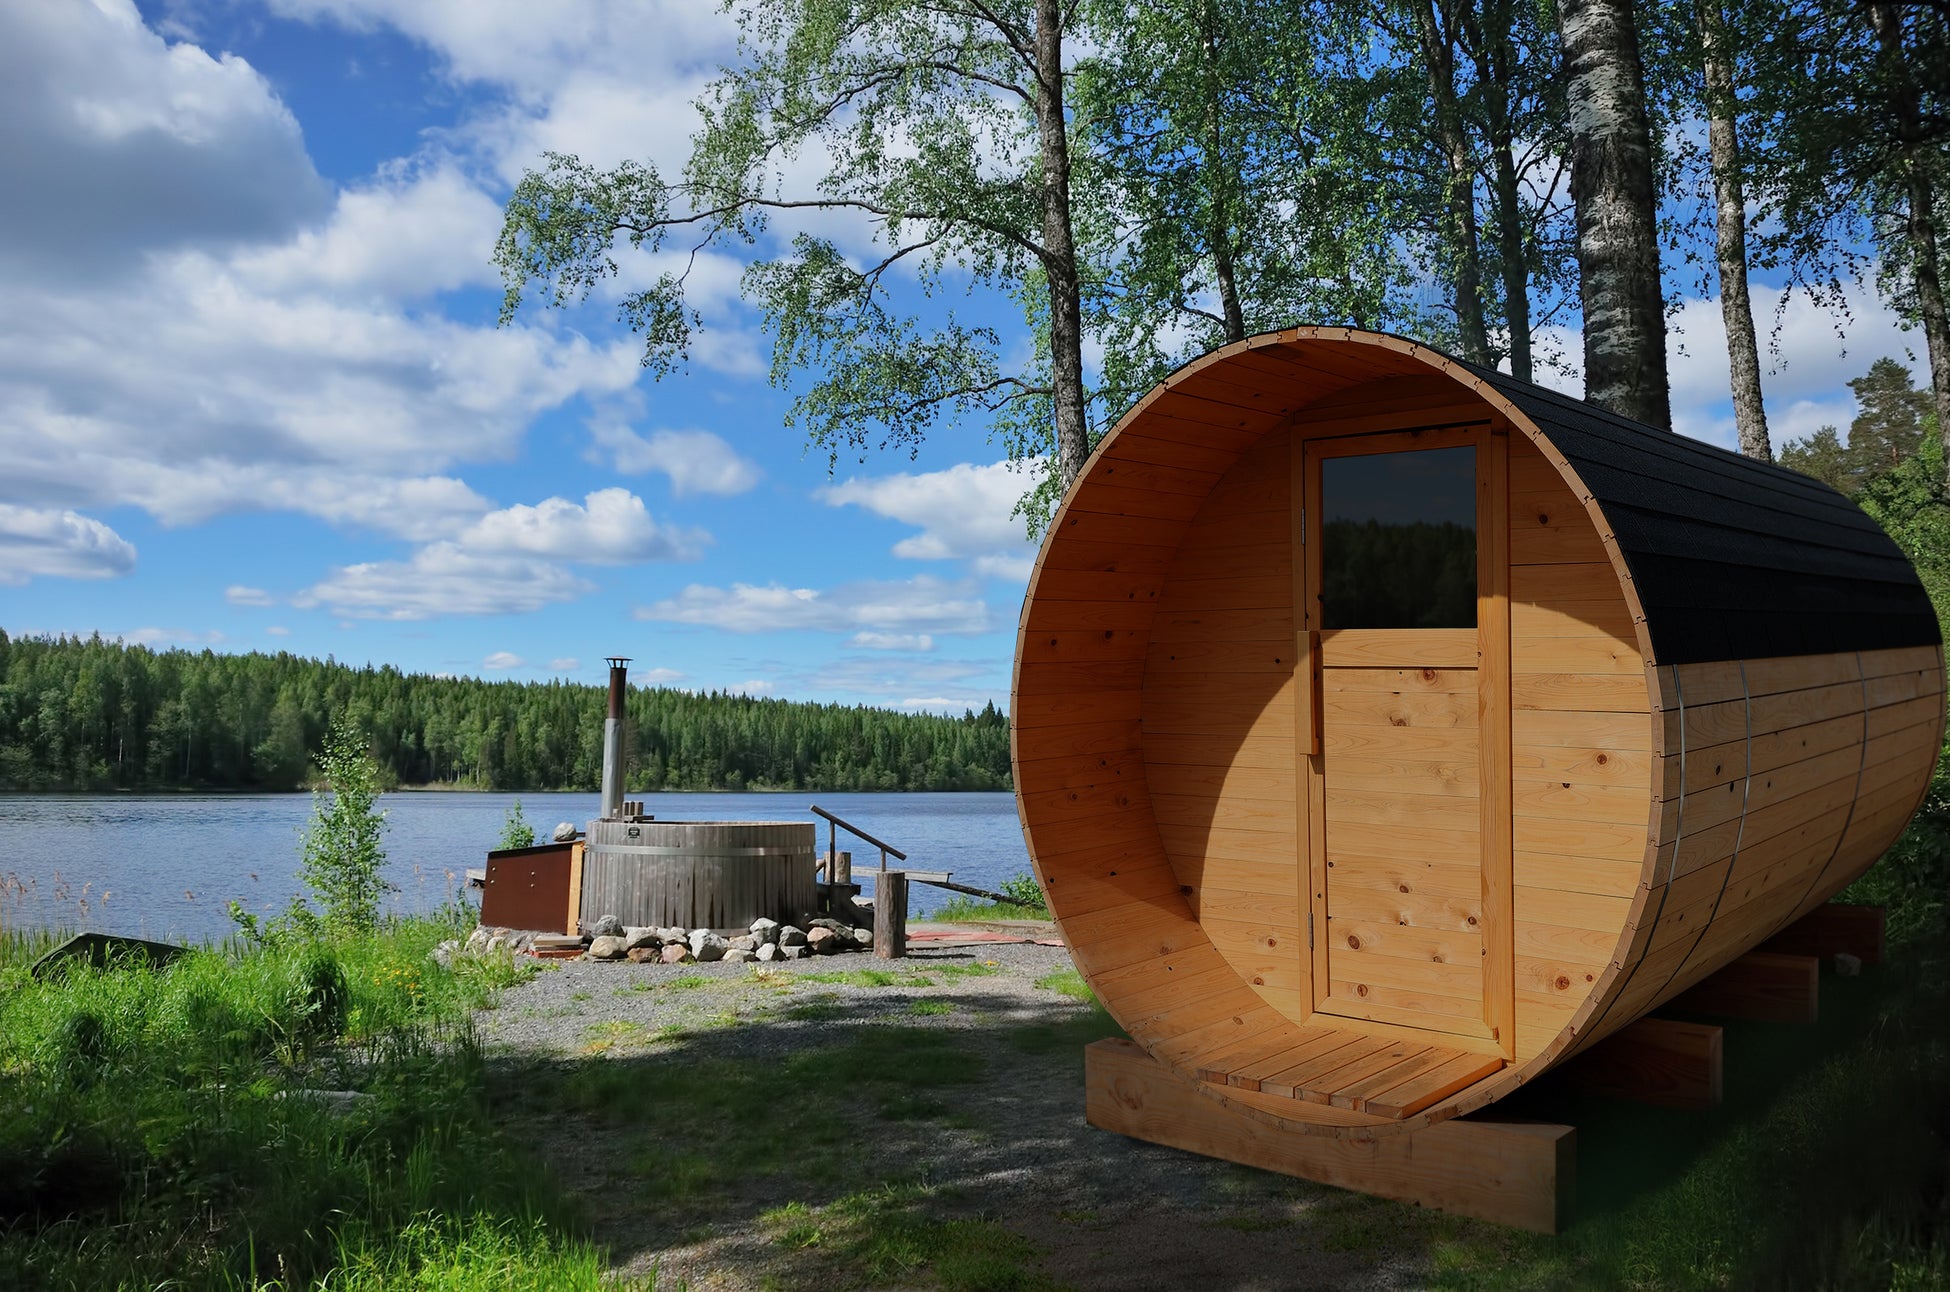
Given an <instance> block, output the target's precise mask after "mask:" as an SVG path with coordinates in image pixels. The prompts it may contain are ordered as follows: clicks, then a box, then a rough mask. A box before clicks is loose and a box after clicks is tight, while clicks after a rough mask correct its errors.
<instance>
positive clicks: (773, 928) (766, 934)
mask: <svg viewBox="0 0 1950 1292" xmlns="http://www.w3.org/2000/svg"><path fill="white" fill-rule="evenodd" d="M752 939H753V941H754V943H755V944H756V945H759V946H763V945H764V944H765V943H768V942H777V941H778V940H779V922H778V921H777V920H768V919H766V918H765V917H764V916H762V915H761V916H759V917H758V918H757V919H755V920H753V921H752Z"/></svg>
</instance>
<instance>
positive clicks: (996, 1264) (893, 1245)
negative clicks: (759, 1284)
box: [760, 1184, 1055, 1292]
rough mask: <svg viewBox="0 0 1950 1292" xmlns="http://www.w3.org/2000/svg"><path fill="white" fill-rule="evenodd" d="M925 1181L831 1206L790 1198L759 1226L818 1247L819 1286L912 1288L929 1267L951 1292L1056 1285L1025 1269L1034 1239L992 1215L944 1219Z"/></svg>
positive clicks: (800, 1247)
mask: <svg viewBox="0 0 1950 1292" xmlns="http://www.w3.org/2000/svg"><path fill="white" fill-rule="evenodd" d="M937 1201H938V1199H937V1198H936V1197H935V1196H934V1194H933V1191H931V1190H929V1189H928V1188H927V1187H926V1186H924V1185H918V1184H905V1185H884V1186H881V1187H878V1188H873V1189H866V1190H862V1191H860V1192H856V1193H852V1194H848V1195H847V1196H845V1197H842V1198H840V1199H838V1200H836V1201H834V1202H832V1203H830V1204H828V1205H827V1206H824V1207H819V1208H812V1207H808V1206H806V1205H805V1204H803V1203H792V1204H788V1205H787V1206H784V1207H779V1208H777V1209H775V1210H772V1211H769V1212H766V1213H765V1214H764V1215H763V1216H761V1217H760V1224H761V1226H762V1227H763V1228H764V1229H765V1230H766V1231H767V1233H768V1234H769V1236H770V1237H771V1240H772V1242H773V1243H775V1244H776V1245H778V1246H780V1247H784V1248H787V1249H789V1250H792V1251H795V1252H801V1253H805V1252H816V1253H817V1254H818V1255H819V1257H820V1258H821V1261H820V1264H821V1265H823V1266H824V1267H825V1272H824V1274H823V1276H822V1277H821V1279H820V1282H821V1284H822V1285H823V1284H825V1283H827V1282H836V1283H839V1284H840V1285H842V1286H844V1285H846V1284H849V1283H853V1282H856V1281H858V1280H862V1279H864V1280H865V1281H866V1282H867V1283H868V1284H869V1285H870V1286H874V1287H884V1286H890V1285H891V1286H900V1287H908V1286H913V1285H914V1283H915V1278H916V1275H917V1274H918V1273H919V1272H920V1271H922V1270H926V1271H928V1272H929V1273H931V1274H932V1275H933V1281H934V1283H935V1284H936V1285H937V1286H939V1287H941V1288H944V1289H948V1290H949V1292H1002V1290H1003V1289H1023V1290H1024V1292H1031V1290H1033V1289H1042V1288H1050V1287H1053V1286H1055V1285H1053V1284H1052V1283H1051V1282H1050V1281H1049V1280H1048V1279H1045V1278H1043V1277H1041V1276H1039V1275H1037V1274H1035V1273H1034V1272H1032V1271H1031V1270H1029V1269H1028V1268H1027V1263H1028V1262H1029V1261H1031V1260H1033V1259H1035V1257H1036V1256H1037V1255H1038V1249H1037V1248H1036V1245H1035V1244H1033V1243H1031V1242H1030V1241H1029V1240H1028V1239H1026V1238H1023V1237H1021V1236H1020V1235H1018V1234H1013V1233H1011V1232H1009V1231H1008V1230H1006V1229H1004V1228H1002V1226H1000V1225H998V1224H996V1223H995V1222H994V1221H993V1220H990V1219H987V1218H986V1217H980V1216H976V1217H955V1218H949V1219H943V1218H942V1217H941V1214H940V1209H939V1208H938V1206H935V1205H931V1204H934V1203H936V1202H937Z"/></svg>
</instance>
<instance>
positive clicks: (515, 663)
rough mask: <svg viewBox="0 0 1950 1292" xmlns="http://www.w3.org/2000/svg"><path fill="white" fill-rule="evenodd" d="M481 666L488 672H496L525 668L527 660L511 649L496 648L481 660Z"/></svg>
mask: <svg viewBox="0 0 1950 1292" xmlns="http://www.w3.org/2000/svg"><path fill="white" fill-rule="evenodd" d="M481 667H482V668H484V669H486V670H488V671H489V672H490V673H498V672H501V671H503V670H505V669H511V668H527V667H528V661H527V660H525V659H523V658H522V657H521V656H519V655H516V654H514V653H513V652H512V651H505V650H498V651H495V652H494V653H493V654H492V655H490V656H488V657H487V658H486V659H484V660H482V661H481Z"/></svg>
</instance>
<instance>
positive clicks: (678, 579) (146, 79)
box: [0, 0, 1921, 712]
mask: <svg viewBox="0 0 1950 1292" xmlns="http://www.w3.org/2000/svg"><path fill="white" fill-rule="evenodd" d="M734 53H735V46H734V42H733V33H732V28H731V26H730V23H729V20H728V19H726V18H724V17H723V16H722V15H720V14H719V13H718V12H717V6H716V5H715V4H708V3H703V2H702V0H678V2H675V3H656V2H654V0H641V2H639V3H622V2H617V3H607V2H602V0H549V2H547V3H536V2H535V0H262V2H250V3H247V2H239V3H221V2H220V0H179V2H170V3H160V4H154V3H144V4H141V5H131V4H128V3H125V2H121V0H15V2H13V3H8V4H4V5H0V176H4V177H5V182H4V183H0V300H4V301H6V302H7V309H6V310H5V311H4V316H0V627H4V628H5V629H6V630H7V631H8V632H10V633H15V634H21V633H36V632H45V633H56V632H67V633H89V632H96V631H99V632H101V633H103V634H104V635H109V636H120V637H123V638H126V639H128V640H132V641H143V642H147V643H150V644H153V645H157V646H169V645H184V646H191V647H199V646H202V645H209V646H212V647H213V648H215V649H218V650H254V649H255V650H291V651H295V652H299V653H301V654H307V655H320V656H322V655H327V654H329V655H333V656H335V657H337V658H338V659H340V660H345V661H350V662H354V663H365V662H372V663H375V664H394V665H397V666H399V667H401V668H404V669H407V670H411V671H424V672H442V673H462V674H479V675H483V676H490V677H507V678H516V679H539V678H546V677H550V676H563V677H568V678H571V679H575V680H579V681H594V680H598V678H599V676H600V674H601V670H602V657H603V656H604V655H605V654H610V653H615V654H623V655H629V656H632V657H634V658H635V660H636V661H637V662H636V664H635V666H634V667H635V676H636V679H637V680H638V681H640V682H658V681H661V682H667V683H669V684H671V685H676V686H683V687H689V688H693V689H700V690H742V691H747V692H750V693H753V694H768V695H778V696H784V697H789V698H795V699H813V700H837V701H842V702H846V703H855V702H863V703H870V704H878V705H887V706H894V707H902V706H905V707H914V708H932V709H947V710H950V711H953V712H959V711H960V710H961V709H962V708H963V707H964V706H974V707H979V706H980V705H981V704H982V703H984V702H985V701H987V700H990V699H993V700H995V701H996V702H997V703H998V704H1001V703H1004V702H1005V699H1006V693H1007V689H1008V677H1009V661H1010V655H1011V652H1012V650H1013V648H1014V640H1013V639H1014V627H1015V622H1016V615H1017V611H1018V609H1019V607H1020V605H1021V600H1022V593H1023V588H1024V584H1025V582H1026V579H1027V575H1028V570H1029V565H1030V561H1031V559H1032V557H1033V554H1034V553H1033V548H1032V547H1031V546H1030V545H1029V544H1028V543H1027V542H1026V540H1025V539H1024V537H1023V535H1022V531H1021V525H1020V522H1018V521H1015V520H1013V519H1011V517H1010V515H1009V512H1010V506H1011V503H1012V502H1013V499H1014V497H1015V496H1016V495H1017V494H1018V493H1020V492H1021V490H1022V488H1023V486H1024V477H1022V476H1020V475H1017V474H1014V473H1012V472H1011V471H1010V470H1008V469H1007V467H1006V466H1005V465H1004V464H1002V463H1001V462H1000V461H999V459H1000V457H1001V452H1000V448H999V446H997V445H992V444H990V443H989V442H988V440H987V438H986V432H985V428H983V427H981V426H967V427H962V428H957V429H950V430H946V431H943V432H941V433H939V434H938V435H937V436H936V438H935V439H934V440H933V441H932V442H931V443H930V444H929V445H928V446H927V448H926V449H925V450H924V451H923V453H922V454H921V455H920V456H919V458H917V459H915V460H911V461H910V460H909V459H908V458H907V457H906V456H904V455H898V454H885V455H876V456H869V457H868V458H867V460H865V461H864V462H860V461H854V460H851V459H842V460H841V462H840V463H839V464H838V466H837V469H836V470H835V471H833V472H832V473H831V474H829V473H828V464H827V460H826V457H825V454H824V453H823V452H819V451H814V452H811V453H808V452H806V450H805V446H804V443H803V439H802V437H801V435H800V433H799V432H797V431H796V430H792V429H789V428H787V427H785V426H784V425H783V416H784V413H785V410H786V408H787V406H788V404H789V402H790V395H789V392H781V391H778V390H775V389H773V388H772V387H771V386H770V385H769V384H768V382H767V380H766V365H767V362H768V355H769V351H768V347H767V342H766V338H765V337H764V336H763V335H762V333H761V331H760V330H759V320H758V319H757V318H756V316H755V315H753V314H752V313H751V312H750V311H749V310H747V309H745V308H744V307H743V306H742V305H741V304H740V303H739V301H738V299H737V276H738V272H739V269H740V266H739V264H738V263H737V262H735V261H733V260H731V259H729V258H726V257H721V256H712V257H708V258H707V259H706V261H705V262H704V263H703V264H702V265H701V266H700V269H699V272H698V274H697V275H696V276H695V277H694V279H693V284H694V287H695V288H696V289H697V294H696V295H695V297H694V300H695V302H696V303H697V304H698V305H699V306H700V307H701V308H702V309H703V311H704V314H705V316H706V320H707V326H708V328H709V331H708V335H707V341H706V343H705V344H703V345H702V346H700V347H699V348H698V349H697V350H696V352H695V357H694V361H693V363H692V364H691V366H690V368H689V369H688V371H686V372H685V373H683V374H682V375H679V376H677V377H674V378H669V379H666V380H664V381H663V382H656V381H653V380H652V379H651V378H650V376H649V375H648V374H646V373H644V372H643V371H642V369H641V368H640V367H639V366H638V362H637V359H638V354H639V348H638V345H637V342H636V341H635V340H634V339H633V338H631V337H630V336H628V335H627V334H626V333H624V332H622V331H621V330H620V329H619V328H618V327H617V326H616V325H615V324H614V322H613V305H614V298H613V296H612V297H610V298H609V299H607V300H606V299H604V298H603V297H602V296H601V295H600V294H599V296H598V297H597V298H595V299H593V300H592V301H591V302H590V303H589V305H588V306H586V307H584V308H581V309H577V310H571V311H567V312H558V311H546V310H526V311H524V312H523V314H522V315H521V316H520V317H519V319H518V320H517V321H516V323H515V324H514V325H513V326H511V327H508V328H497V327H496V325H495V311H496V307H497V305H498V302H499V299H500V291H499V281H498V279H497V277H496V274H495V270H494V267H493V264H492V262H491V258H490V257H491V251H492V246H493V242H494V237H495V234H496V233H497V231H498V229H499V227H500V210H501V204H502V202H503V201H504V200H505V199H506V197H507V194H508V192H509V190H510V189H511V187H512V185H513V184H514V182H515V181H516V180H517V179H519V177H520V176H521V174H522V173H523V171H524V170H526V169H529V168H531V167H534V166H537V165H539V163H540V158H541V153H542V152H543V150H545V149H557V150H561V151H567V152H573V153H577V154H579V155H581V156H582V157H583V158H584V159H586V160H588V161H590V162H592V163H595V164H598V165H610V164H614V163H615V162H617V161H620V160H623V159H625V158H631V157H635V158H641V159H647V160H651V161H655V162H657V163H659V164H661V165H663V166H665V167H674V166H676V165H677V164H679V163H681V161H682V157H683V151H684V147H685V142H686V140H687V138H688V137H689V135H690V132H691V130H692V128H693V125H694V122H695V115H694V113H693V110H692V109H691V107H690V104H691V102H692V100H693V99H694V98H695V97H696V95H697V93H698V92H699V90H701V89H702V88H703V86H704V85H705V83H706V82H707V81H708V80H709V78H710V76H711V74H712V73H713V71H714V70H715V69H716V68H717V67H718V66H719V65H721V64H722V63H724V62H726V61H728V60H729V59H731V58H732V57H733V56H734ZM861 237H864V234H862V235H861ZM860 245H862V246H864V243H863V242H862V243H861V244H860ZM656 268H657V267H656V265H655V264H654V263H653V262H651V261H650V260H649V258H647V257H625V258H624V273H623V276H622V279H621V282H622V283H623V284H625V285H629V284H631V283H640V282H645V281H647V280H648V279H649V278H650V277H651V276H652V275H653V274H654V272H655V271H656ZM1776 298H1777V293H1774V292H1772V291H1770V290H1769V289H1768V288H1767V287H1766V285H1765V284H1761V285H1759V286H1758V287H1757V290H1756V299H1757V308H1759V309H1761V310H1763V311H1765V310H1768V309H1771V307H1772V302H1773V301H1774V300H1775V299H1776ZM974 308H975V309H977V310H978V311H985V314H984V317H987V318H988V319H990V320H992V321H994V322H996V323H998V324H1000V325H1002V326H1003V327H1005V328H1009V327H1016V328H1020V326H1021V324H1020V322H1019V320H1017V319H1015V318H1014V317H1013V315H1012V312H1011V307H1010V306H1008V305H1007V304H1006V303H998V302H986V303H984V302H978V303H977V304H976V305H975V307H974ZM1852 312H1853V316H1854V317H1853V319H1852V321H1851V323H1850V325H1849V327H1848V339H1847V342H1846V344H1845V345H1844V343H1842V342H1840V341H1838V340H1837V338H1836V335H1835V331H1834V327H1833V324H1832V320H1830V319H1828V318H1826V317H1823V316H1822V315H1821V314H1820V313H1819V312H1818V311H1816V310H1814V309H1813V308H1812V307H1810V306H1807V305H1806V304H1805V303H1802V302H1798V301H1797V302H1795V303H1793V304H1791V305H1790V308H1789V309H1788V311H1787V312H1786V314H1785V315H1784V316H1783V317H1782V320H1781V337H1780V340H1781V352H1782V359H1783V361H1784V363H1783V365H1782V366H1781V368H1780V370H1779V371H1777V372H1773V373H1769V374H1767V375H1766V377H1765V380H1766V381H1767V383H1768V392H1769V404H1770V413H1771V416H1772V419H1773V430H1774V434H1775V441H1776V443H1777V444H1779V443H1780V442H1781V441H1782V440H1784V439H1785V438H1788V437H1791V436H1796V435H1804V434H1807V433H1808V432H1810V431H1812V430H1813V429H1815V428H1816V427H1817V426H1819V425H1821V424H1822V423H1824V422H1833V423H1836V424H1838V425H1842V426H1846V425H1847V423H1848V420H1849V417H1850V416H1851V415H1852V405H1851V401H1850V399H1849V397H1848V391H1847V388H1846V386H1845V385H1844V384H1843V383H1844V382H1845V381H1846V380H1847V379H1848V378H1850V377H1853V376H1857V375H1860V374H1861V373H1862V372H1863V371H1865V370H1866V369H1867V367H1868V365H1869V363H1870V361H1872V360H1873V359H1875V358H1876V357H1878V356H1880V355H1883V354H1890V355H1895V356H1897V357H1899V358H1904V359H1906V360H1907V359H1908V358H1909V356H1908V350H1909V348H1910V347H1911V345H1912V337H1911V335H1910V334H1905V333H1902V332H1900V331H1899V330H1898V329H1897V327H1896V325H1895V321H1894V320H1893V318H1892V317H1891V316H1890V315H1889V314H1888V312H1887V311H1886V310H1885V309H1883V308H1882V307H1881V306H1880V305H1879V304H1878V303H1877V302H1876V301H1875V300H1874V298H1873V295H1872V294H1871V293H1867V292H1864V293H1861V294H1859V295H1858V298H1857V299H1856V300H1855V301H1853V302H1852ZM1675 323H1676V324H1677V325H1678V326H1677V329H1676V334H1675V337H1674V341H1673V374H1674V392H1673V394H1674V406H1675V416H1676V419H1677V422H1678V425H1679V428H1680V429H1681V430H1682V431H1683V432H1685V433H1688V434H1694V435H1697V436H1699V437H1701V438H1703V439H1707V440H1710V441H1713V442H1715V443H1720V444H1728V445H1730V444H1731V443H1732V442H1733V436H1732V419H1731V412H1730V409H1729V408H1728V406H1727V400H1726V394H1725V391H1726V384H1725V352H1724V340H1723V337H1722V334H1721V332H1720V328H1719V321H1718V307H1717V305H1716V304H1714V303H1713V302H1709V301H1700V300H1692V301H1688V302H1686V303H1685V304H1684V305H1683V306H1682V307H1681V309H1680V311H1679V313H1678V314H1677V315H1676V317H1675ZM1763 326H1766V322H1765V318H1763ZM1561 341H1562V342H1563V346H1562V348H1563V349H1565V351H1566V352H1567V353H1570V354H1573V355H1575V353H1576V352H1577V349H1578V347H1577V345H1576V343H1575V339H1574V338H1569V337H1565V338H1561ZM1912 366H1913V367H1915V368H1916V371H1918V372H1919V374H1920V372H1921V368H1920V366H1919V365H1914V364H1912ZM1559 380H1561V381H1563V382H1565V383H1567V384H1568V386H1569V387H1570V388H1571V389H1573V390H1575V389H1576V385H1577V381H1576V376H1575V374H1571V375H1570V376H1568V377H1563V378H1559Z"/></svg>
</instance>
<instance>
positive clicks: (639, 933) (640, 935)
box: [623, 925, 663, 951]
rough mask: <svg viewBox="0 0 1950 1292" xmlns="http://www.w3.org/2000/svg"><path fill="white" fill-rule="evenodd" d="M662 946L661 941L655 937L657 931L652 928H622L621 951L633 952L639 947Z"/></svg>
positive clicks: (641, 926) (640, 926)
mask: <svg viewBox="0 0 1950 1292" xmlns="http://www.w3.org/2000/svg"><path fill="white" fill-rule="evenodd" d="M662 944H663V939H662V938H660V937H658V936H657V931H656V930H655V929H653V928H648V927H646V926H643V925H625V926H624V927H623V949H624V950H625V951H635V950H637V949H638V948H639V947H654V946H661V945H662Z"/></svg>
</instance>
